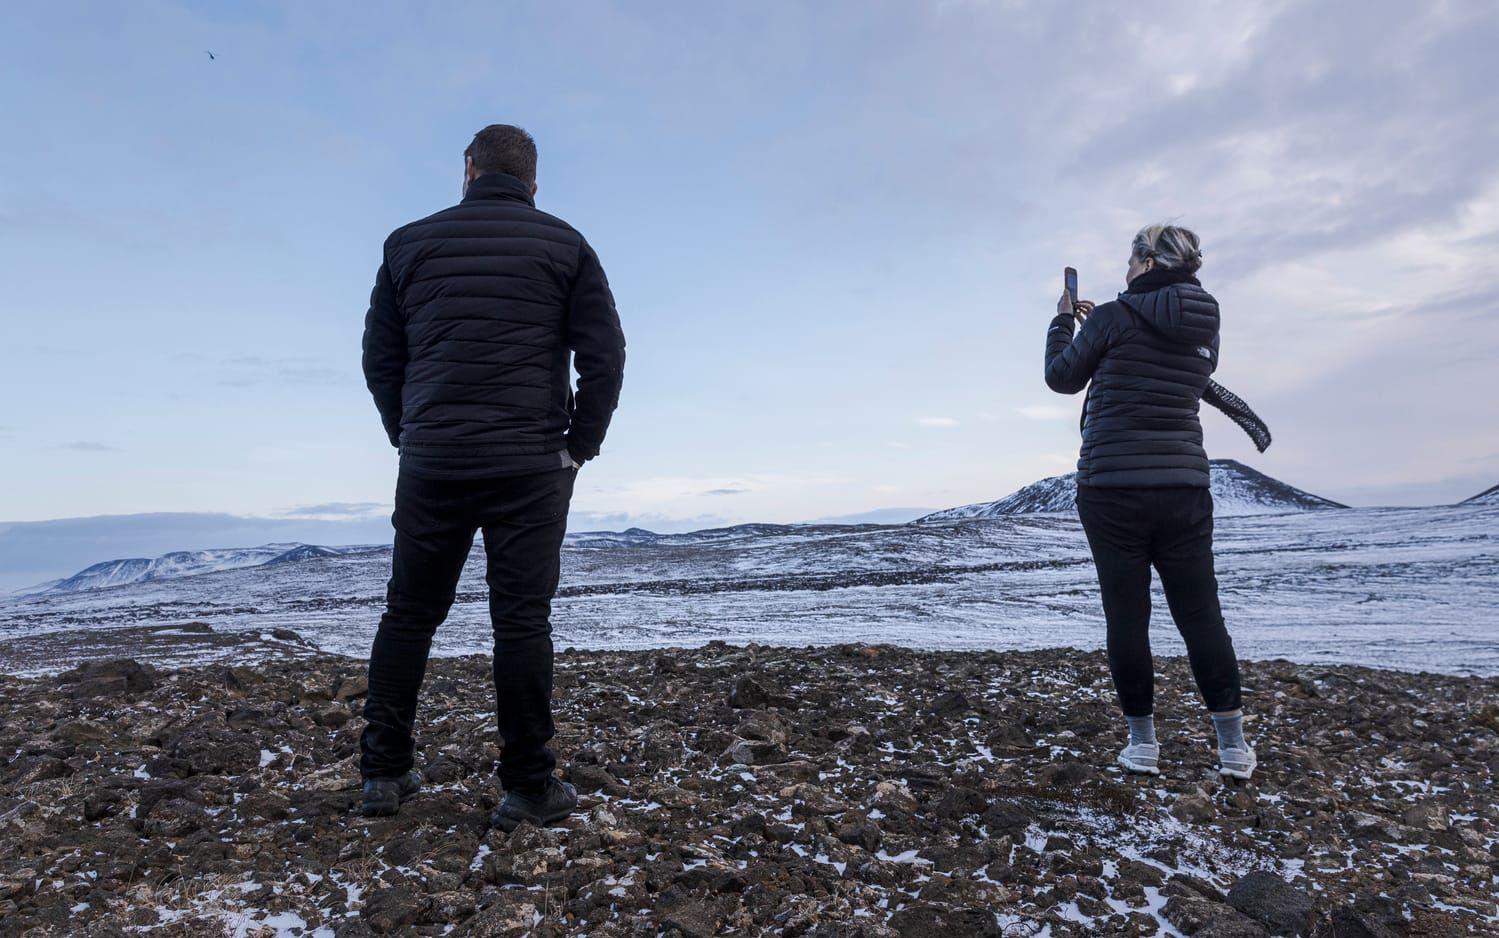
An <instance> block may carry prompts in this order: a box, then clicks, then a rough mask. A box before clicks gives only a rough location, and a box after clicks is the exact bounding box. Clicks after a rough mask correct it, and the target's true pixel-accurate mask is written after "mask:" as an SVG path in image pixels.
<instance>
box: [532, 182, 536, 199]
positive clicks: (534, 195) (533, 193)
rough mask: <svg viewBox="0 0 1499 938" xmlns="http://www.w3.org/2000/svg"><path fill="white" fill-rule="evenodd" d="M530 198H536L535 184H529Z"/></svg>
mask: <svg viewBox="0 0 1499 938" xmlns="http://www.w3.org/2000/svg"><path fill="white" fill-rule="evenodd" d="M531 198H533V199H534V198H536V183H535V182H532V183H531Z"/></svg>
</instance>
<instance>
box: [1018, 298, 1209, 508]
mask: <svg viewBox="0 0 1499 938" xmlns="http://www.w3.org/2000/svg"><path fill="white" fill-rule="evenodd" d="M1048 359H1049V361H1048V364H1047V369H1046V381H1047V384H1049V385H1051V386H1052V387H1053V388H1054V389H1056V390H1058V391H1063V392H1066V393H1071V392H1075V391H1077V390H1080V389H1081V387H1082V385H1084V384H1086V383H1087V382H1088V381H1089V380H1091V381H1092V386H1091V387H1090V388H1089V390H1088V398H1087V402H1086V403H1085V404H1084V410H1083V442H1082V450H1081V455H1080V457H1079V459H1078V484H1079V485H1091V486H1095V487H1100V488H1166V487H1192V488H1207V487H1208V457H1207V452H1206V451H1205V450H1204V449H1203V445H1202V424H1201V422H1200V421H1199V420H1198V406H1199V403H1200V401H1201V399H1202V394H1203V390H1204V389H1205V388H1206V387H1207V384H1208V380H1209V378H1211V376H1212V374H1213V370H1214V369H1215V368H1216V367H1217V364H1218V303H1217V301H1216V300H1214V299H1213V297H1212V296H1211V295H1210V294H1209V293H1208V292H1207V291H1205V290H1203V289H1202V285H1201V284H1200V283H1198V282H1197V280H1196V279H1195V278H1194V277H1192V276H1191V275H1190V274H1186V273H1182V272H1180V271H1174V270H1159V269H1158V270H1152V271H1149V272H1147V273H1144V274H1141V275H1140V276H1139V277H1137V278H1135V280H1134V281H1132V282H1131V283H1130V285H1129V289H1128V290H1127V291H1126V292H1124V293H1121V294H1120V295H1119V299H1117V300H1115V301H1113V302H1110V303H1105V304H1104V305H1102V306H1099V307H1098V308H1097V309H1095V310H1093V312H1092V313H1091V314H1090V315H1089V316H1088V319H1087V322H1086V323H1085V324H1084V325H1083V327H1082V331H1081V332H1080V334H1079V335H1078V336H1077V338H1076V339H1075V340H1074V341H1071V342H1069V343H1068V344H1067V347H1065V348H1063V349H1061V350H1060V351H1059V352H1058V353H1057V354H1055V355H1052V356H1048Z"/></svg>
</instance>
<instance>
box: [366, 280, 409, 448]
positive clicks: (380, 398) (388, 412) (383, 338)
mask: <svg viewBox="0 0 1499 938" xmlns="http://www.w3.org/2000/svg"><path fill="white" fill-rule="evenodd" d="M407 358H408V352H407V349H406V326H405V323H404V322H403V321H402V319H401V311H400V307H399V306H398V305H397V303H396V288H395V284H394V283H393V282H392V281H391V278H390V268H389V267H388V266H387V265H386V264H385V263H384V262H383V261H382V262H381V264H380V270H379V272H378V273H376V274H375V289H374V291H373V292H372V293H370V309H369V312H368V313H366V314H365V317H364V383H365V385H366V386H367V387H368V388H369V389H370V394H371V395H372V396H373V397H374V398H375V408H376V409H377V410H378V411H380V422H381V423H383V424H384V425H385V435H386V436H388V437H390V445H391V446H396V447H399V446H400V445H401V388H402V386H403V385H404V384H405V383H406V360H407Z"/></svg>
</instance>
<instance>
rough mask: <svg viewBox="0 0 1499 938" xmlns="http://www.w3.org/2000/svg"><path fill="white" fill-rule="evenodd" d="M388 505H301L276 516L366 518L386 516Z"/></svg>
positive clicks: (332, 503)
mask: <svg viewBox="0 0 1499 938" xmlns="http://www.w3.org/2000/svg"><path fill="white" fill-rule="evenodd" d="M389 512H390V505H388V504H385V503H382V502H324V503H322V504H320V505H301V506H298V507H296V508H288V509H286V510H285V511H281V512H278V513H277V514H278V515H279V516H280V517H283V518H322V519H338V518H367V517H370V516H371V515H380V514H388V513H389Z"/></svg>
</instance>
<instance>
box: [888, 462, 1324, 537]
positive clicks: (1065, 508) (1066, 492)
mask: <svg viewBox="0 0 1499 938" xmlns="http://www.w3.org/2000/svg"><path fill="white" fill-rule="evenodd" d="M1210 465H1211V467H1212V492H1213V509H1214V512H1215V513H1216V514H1219V515H1258V514H1276V513H1279V512H1288V511H1318V510H1323V509H1328V508H1347V507H1348V506H1347V505H1343V504H1341V503H1339V502H1335V501H1333V500H1331V499H1328V498H1323V497H1321V496H1320V495H1313V494H1312V493H1310V492H1304V491H1302V490H1301V489H1298V488H1296V487H1295V486H1291V485H1287V484H1286V483H1284V482H1282V481H1280V480H1279V479H1275V478H1272V477H1270V476H1267V475H1265V474H1264V473H1263V472H1260V471H1259V470H1257V469H1251V468H1250V467H1248V466H1246V465H1244V464H1243V463H1241V462H1239V461H1238V460H1234V459H1214V460H1212V462H1211V463H1210ZM1076 506H1077V473H1075V472H1069V473H1067V474H1066V475H1060V476H1052V477H1050V478H1047V479H1042V480H1041V481H1039V482H1032V483H1031V484H1030V485H1027V486H1025V487H1024V488H1021V489H1018V490H1017V491H1014V492H1012V493H1010V494H1009V495H1006V496H1005V497H1004V498H1001V499H999V500H998V501H993V502H981V503H979V504H976V505H963V506H961V507H958V508H948V509H946V510H945V511H938V512H933V513H932V514H929V515H927V516H925V517H923V518H918V519H917V520H916V523H917V524H922V523H927V522H935V521H963V520H971V519H975V518H1000V517H1005V516H1007V515H1023V514H1035V513H1049V512H1068V513H1071V512H1072V511H1074V510H1075V508H1076Z"/></svg>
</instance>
